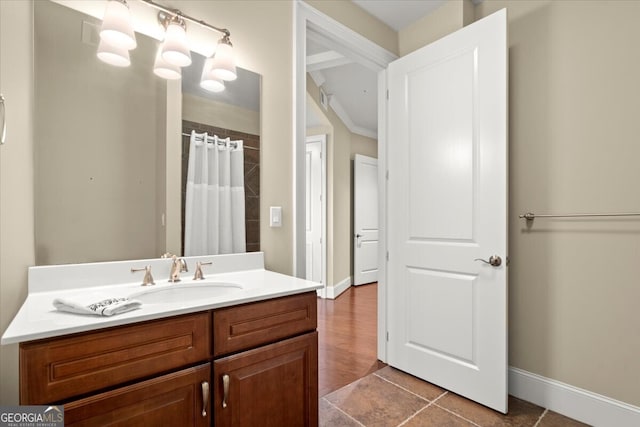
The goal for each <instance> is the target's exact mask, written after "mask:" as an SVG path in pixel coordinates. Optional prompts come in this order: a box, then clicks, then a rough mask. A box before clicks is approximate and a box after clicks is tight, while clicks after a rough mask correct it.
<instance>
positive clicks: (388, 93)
mask: <svg viewBox="0 0 640 427" xmlns="http://www.w3.org/2000/svg"><path fill="white" fill-rule="evenodd" d="M387 100H389V89H387Z"/></svg>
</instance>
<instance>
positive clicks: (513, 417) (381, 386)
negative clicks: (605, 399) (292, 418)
mask: <svg viewBox="0 0 640 427" xmlns="http://www.w3.org/2000/svg"><path fill="white" fill-rule="evenodd" d="M585 425H586V424H582V423H580V422H577V421H575V420H572V419H569V418H567V417H564V416H562V415H560V414H557V413H555V412H553V411H549V410H546V409H544V408H541V407H539V406H536V405H534V404H532V403H529V402H525V401H524V400H520V399H516V398H515V397H509V414H508V415H503V414H500V413H498V412H495V411H492V410H490V409H488V408H486V407H484V406H482V405H479V404H477V403H475V402H472V401H470V400H468V399H465V398H463V397H460V396H458V395H456V394H454V393H451V392H448V391H446V390H443V389H441V388H439V387H437V386H435V385H433V384H430V383H427V382H425V381H422V380H419V379H417V378H415V377H413V376H411V375H408V374H405V373H404V372H401V371H399V370H397V369H394V368H392V367H389V366H386V367H384V368H382V369H380V370H378V371H376V372H374V373H372V374H369V375H367V376H365V377H363V378H361V379H359V380H357V381H354V382H353V383H351V384H348V385H346V386H344V387H342V388H340V389H338V390H336V391H334V392H332V393H329V394H327V395H326V396H324V397H322V398H321V399H320V426H321V427H323V426H326V427H341V426H345V427H351V426H366V427H375V426H381V427H389V426H407V427H416V426H420V427H422V426H424V427H428V426H437V427H447V426H481V427H485V426H487V427H489V426H530V427H574V426H576V427H577V426H585Z"/></svg>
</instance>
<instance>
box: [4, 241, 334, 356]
mask: <svg viewBox="0 0 640 427" xmlns="http://www.w3.org/2000/svg"><path fill="white" fill-rule="evenodd" d="M186 259H187V262H188V263H190V264H189V269H190V272H189V273H182V275H181V278H182V280H181V281H180V282H178V283H175V284H174V283H169V282H168V280H167V277H168V275H167V274H166V271H164V270H167V271H168V267H167V268H164V267H166V266H167V265H170V260H140V261H122V262H115V263H96V264H86V265H84V264H77V265H74V266H52V267H46V268H44V269H42V268H41V267H32V268H34V269H37V270H36V271H34V272H32V271H31V269H30V271H29V293H28V296H27V299H26V300H25V302H24V304H23V305H22V307H21V308H20V311H19V312H18V313H17V314H16V316H15V318H14V319H13V321H12V322H11V324H10V325H9V327H8V328H7V330H6V331H5V332H4V334H3V335H2V340H1V342H0V343H1V344H13V343H19V342H24V341H31V340H36V339H42V338H50V337H56V336H61V335H66V334H72V333H77V332H85V331H92V330H97V329H101V328H106V327H112V326H120V325H127V324H131V323H136V322H141V321H145V320H153V319H161V318H165V317H170V316H176V315H180V314H187V313H195V312H199V311H206V310H211V309H215V308H220V307H228V306H232V305H238V304H243V303H247V302H255V301H262V300H267V299H271V298H277V297H281V296H287V295H294V294H299V293H303V292H309V291H313V290H316V289H320V288H321V287H322V284H320V283H316V282H310V281H307V280H303V279H298V278H296V277H291V276H286V275H284V274H279V273H275V272H272V271H268V270H265V269H264V268H263V267H262V266H263V264H264V260H263V256H262V254H261V253H253V254H242V255H225V256H212V257H192V258H186ZM195 260H201V261H209V260H213V261H214V266H215V267H214V266H212V268H211V269H212V270H213V271H211V272H210V273H207V268H205V270H204V271H205V278H206V280H205V281H194V280H193V279H192V277H193V270H194V264H195V263H194V262H193V261H195ZM245 260H249V261H248V262H245ZM145 262H146V263H147V264H153V265H154V267H153V268H152V271H153V274H154V277H155V278H156V280H155V282H156V285H154V286H148V287H142V286H140V280H141V278H142V275H140V276H132V275H131V273H130V272H129V270H130V268H131V266H135V267H139V266H140V264H144V263H145ZM79 266H80V267H79ZM85 266H86V267H85ZM105 266H106V268H107V270H108V269H111V270H114V271H116V270H117V271H119V272H121V271H126V273H127V275H121V277H126V279H127V280H128V282H126V283H118V280H115V282H114V283H113V284H104V282H105V281H106V280H105V279H104V277H105V275H106V276H108V274H107V273H103V274H101V275H100V278H99V279H98V278H96V279H95V280H89V279H87V278H86V276H87V275H86V274H83V272H84V271H87V270H91V269H93V270H94V273H95V270H96V269H100V271H104V270H105ZM82 267H84V270H80V269H79V268H82ZM156 267H157V268H156ZM60 268H62V269H60ZM156 270H160V271H158V272H159V273H160V274H157V273H156ZM229 270H234V271H229ZM69 272H71V274H69ZM51 277H55V279H56V280H55V281H52V280H51ZM35 278H37V279H35ZM40 278H42V280H39V279H40ZM132 279H135V281H132ZM119 280H122V278H119ZM32 282H33V283H32ZM54 282H55V283H58V285H56V284H54ZM80 282H82V283H83V285H80V284H79V283H80ZM211 282H221V283H232V284H237V285H240V286H241V287H242V289H234V290H232V291H231V292H229V293H226V294H224V295H221V296H215V297H208V298H206V297H203V298H200V299H193V298H186V299H185V300H181V299H180V298H179V296H175V295H174V296H173V298H172V299H171V300H170V301H167V302H163V303H159V304H155V303H143V304H142V306H141V307H140V308H138V309H136V310H133V311H129V312H126V313H122V314H117V315H114V316H111V317H102V316H93V315H81V314H73V313H67V312H62V311H58V310H56V309H55V308H54V306H53V300H54V299H55V298H67V299H73V298H74V296H76V297H77V296H79V295H82V296H86V295H87V294H95V295H97V296H100V297H104V296H106V297H110V298H117V297H129V296H131V295H134V294H137V293H140V292H143V291H146V290H149V291H156V290H159V289H163V288H167V287H171V288H172V289H179V287H180V286H185V285H186V287H196V286H198V285H205V286H206V284H207V283H211ZM69 283H74V284H75V285H74V286H72V287H70V285H69ZM95 283H100V284H99V285H97V286H92V285H93V284H95Z"/></svg>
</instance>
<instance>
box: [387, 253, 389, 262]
mask: <svg viewBox="0 0 640 427" xmlns="http://www.w3.org/2000/svg"><path fill="white" fill-rule="evenodd" d="M387 261H389V251H387Z"/></svg>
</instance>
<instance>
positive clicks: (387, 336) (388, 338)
mask: <svg viewBox="0 0 640 427" xmlns="http://www.w3.org/2000/svg"><path fill="white" fill-rule="evenodd" d="M387 341H389V331H387Z"/></svg>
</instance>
